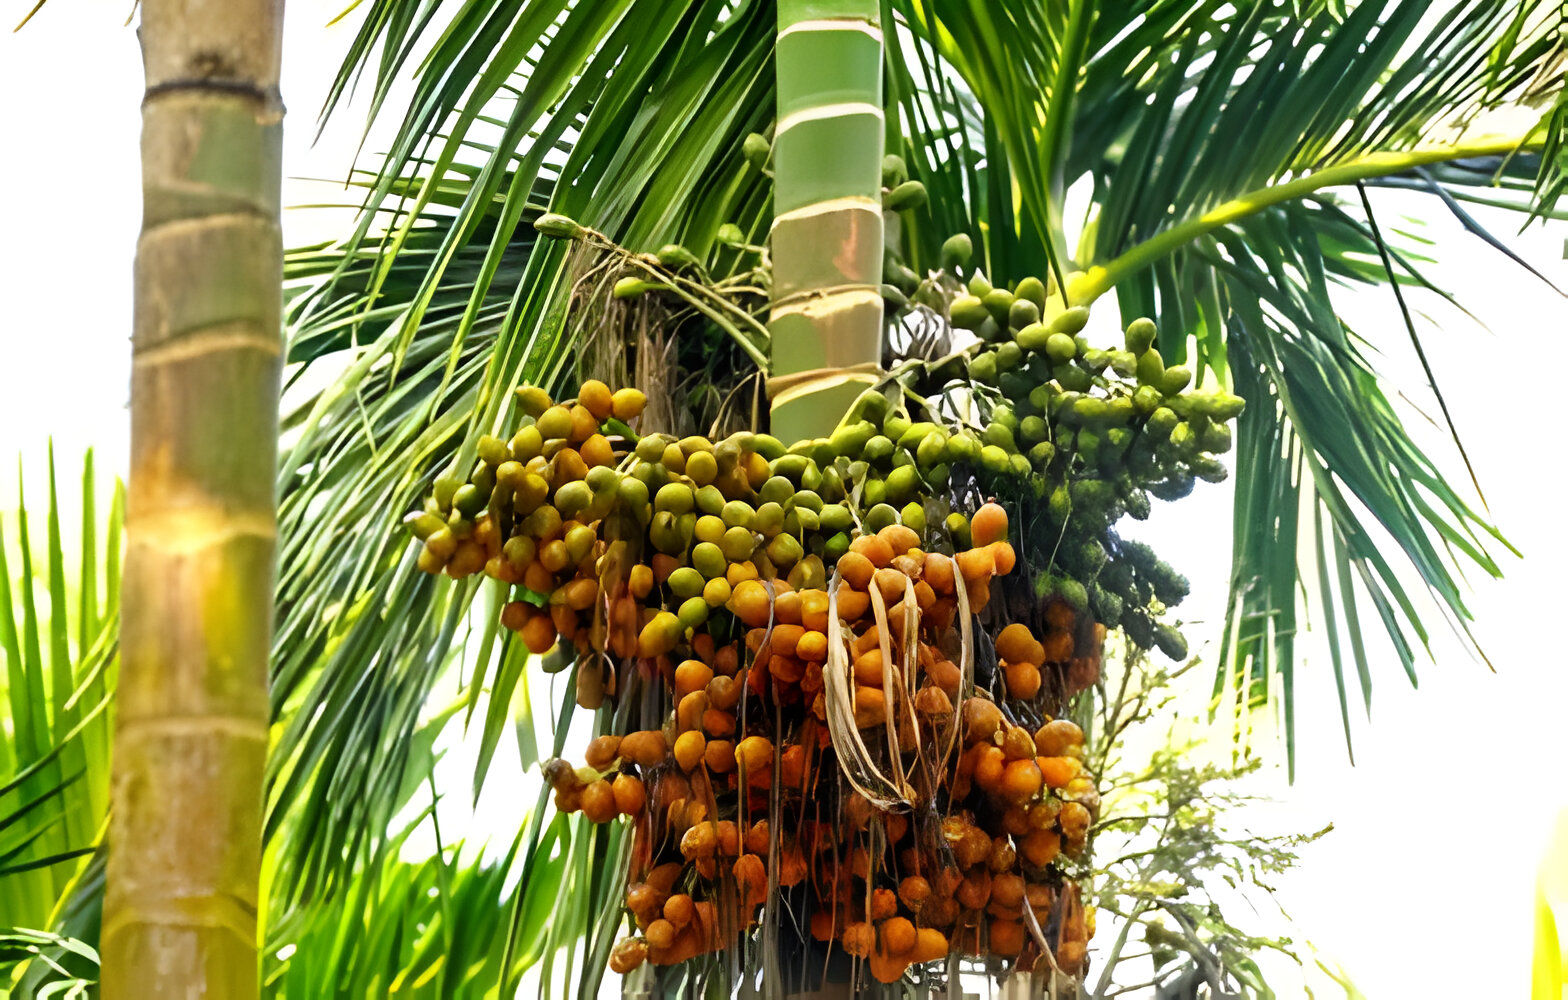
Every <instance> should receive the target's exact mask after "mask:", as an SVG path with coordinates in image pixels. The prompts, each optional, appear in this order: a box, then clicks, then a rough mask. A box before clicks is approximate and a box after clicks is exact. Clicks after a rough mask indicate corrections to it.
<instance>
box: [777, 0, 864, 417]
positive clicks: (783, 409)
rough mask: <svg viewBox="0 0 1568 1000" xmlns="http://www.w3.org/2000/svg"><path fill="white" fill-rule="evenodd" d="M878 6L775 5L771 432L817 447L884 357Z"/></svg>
mask: <svg viewBox="0 0 1568 1000" xmlns="http://www.w3.org/2000/svg"><path fill="white" fill-rule="evenodd" d="M879 19H880V5H879V4H878V3H877V0H780V3H779V28H778V47H777V49H776V60H777V67H778V127H777V131H776V133H775V139H774V145H773V167H774V171H775V181H774V194H773V211H774V220H773V230H772V254H773V309H772V313H771V315H770V317H769V320H768V327H769V329H770V330H771V331H772V334H773V337H772V352H773V357H772V364H773V382H772V385H771V390H772V391H771V395H772V399H773V415H772V416H773V433H774V434H775V435H776V436H778V437H779V438H780V439H782V440H784V441H793V440H797V439H800V438H809V437H821V436H824V435H826V434H827V433H828V432H829V431H831V430H832V429H833V427H834V426H835V425H836V424H837V423H838V421H839V418H840V417H841V416H842V415H843V414H844V412H845V410H847V409H848V407H849V404H850V402H851V401H853V400H854V398H855V397H856V396H857V395H859V394H860V393H861V392H862V391H863V390H864V389H865V388H866V386H867V385H869V384H870V383H871V382H873V381H874V380H875V378H876V375H875V373H876V369H877V364H878V361H879V360H880V357H881V337H882V297H881V294H880V291H879V287H880V284H881V275H882V183H881V181H882V148H883V120H882V114H883V113H882V28H881V24H880V20H879Z"/></svg>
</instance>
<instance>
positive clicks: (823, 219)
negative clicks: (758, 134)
mask: <svg viewBox="0 0 1568 1000" xmlns="http://www.w3.org/2000/svg"><path fill="white" fill-rule="evenodd" d="M778 7H779V27H778V42H777V47H776V49H775V60H776V66H777V74H778V77H777V84H778V126H777V128H776V130H775V132H774V141H773V170H774V183H773V213H774V218H773V230H772V234H771V244H772V247H771V252H772V260H773V307H772V312H771V313H770V315H769V317H768V329H769V331H770V332H771V334H772V337H771V341H772V347H771V351H772V358H771V359H770V360H771V362H772V378H771V379H770V381H769V386H768V389H769V396H770V398H771V400H772V411H771V428H772V431H773V434H774V435H775V436H776V437H778V438H779V439H781V440H783V441H797V440H800V439H802V438H812V437H823V436H825V435H827V434H828V433H830V432H831V431H832V430H833V428H834V427H835V426H836V425H837V424H838V422H839V419H840V418H841V417H842V416H843V415H844V413H845V412H846V411H847V410H848V409H849V405H850V403H851V402H853V401H854V399H855V397H856V396H858V395H859V394H860V393H861V392H862V391H863V390H864V389H865V388H866V387H867V386H868V385H870V384H871V383H872V382H874V381H875V380H876V373H877V369H878V366H879V363H880V361H881V357H882V295H881V291H880V285H881V280H882V148H883V119H882V28H881V6H880V4H879V2H878V0H779V4H778ZM851 990H852V988H851V986H850V984H849V983H847V982H846V983H836V982H826V983H823V984H822V986H821V987H820V988H819V989H818V990H815V991H810V992H802V993H795V994H793V997H794V1000H828V998H833V1000H837V998H842V997H847V996H849V995H850V993H851Z"/></svg>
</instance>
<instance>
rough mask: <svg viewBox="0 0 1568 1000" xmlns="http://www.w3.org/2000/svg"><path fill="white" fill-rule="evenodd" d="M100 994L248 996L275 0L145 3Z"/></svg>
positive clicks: (275, 324) (263, 616)
mask: <svg viewBox="0 0 1568 1000" xmlns="http://www.w3.org/2000/svg"><path fill="white" fill-rule="evenodd" d="M141 10H142V24H141V40H142V50H143V57H144V60H145V64H146V81H147V91H146V96H145V99H144V101H143V105H142V127H143V131H142V183H143V220H142V232H141V237H140V240H139V241H138V244H137V253H136V276H135V278H136V311H135V328H134V336H133V341H132V350H133V354H134V357H133V361H132V369H131V371H132V374H131V476H130V493H129V500H128V506H127V517H126V545H127V554H126V567H125V589H124V604H123V610H122V613H121V614H122V617H121V656H122V665H121V671H120V684H119V691H118V713H119V714H118V719H117V722H116V727H115V744H114V785H113V798H112V809H113V821H112V824H111V827H110V837H109V839H110V845H111V851H110V856H109V872H108V889H107V895H106V898H105V901H104V921H103V930H102V934H101V938H100V941H101V945H102V953H103V996H104V997H105V1000H118V998H130V997H138V998H140V997H159V998H172V1000H185V998H190V1000H195V998H197V997H201V998H204V1000H213V998H222V1000H229V998H249V997H255V996H256V995H257V993H258V985H257V980H258V977H257V964H256V912H257V882H258V878H259V872H260V864H261V810H262V768H263V764H264V758H265V754H266V748H267V653H268V646H269V643H270V633H271V620H272V582H273V538H274V534H275V514H274V508H273V479H274V475H275V465H276V454H277V398H278V379H279V374H280V369H281V361H282V331H281V309H282V301H281V299H282V296H281V280H282V273H281V272H282V246H281V237H280V233H279V225H278V199H279V186H280V176H281V171H280V166H281V158H282V117H283V108H282V104H281V102H280V100H279V98H278V89H277V84H278V64H279V48H280V41H281V34H282V21H283V4H282V0H227V2H225V3H221V4H219V3H200V2H194V0H145V2H144V3H143V4H142V7H141Z"/></svg>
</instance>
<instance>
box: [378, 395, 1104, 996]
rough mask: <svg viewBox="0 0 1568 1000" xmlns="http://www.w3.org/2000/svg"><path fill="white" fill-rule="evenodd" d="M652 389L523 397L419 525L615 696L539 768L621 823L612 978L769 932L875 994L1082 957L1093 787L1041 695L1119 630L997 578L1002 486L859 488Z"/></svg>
mask: <svg viewBox="0 0 1568 1000" xmlns="http://www.w3.org/2000/svg"><path fill="white" fill-rule="evenodd" d="M645 403H646V399H645V398H644V396H643V394H642V393H641V392H638V391H637V390H634V389H621V390H619V391H612V390H611V389H610V388H609V387H608V386H607V385H605V384H604V383H602V382H598V381H588V382H585V383H583V385H582V386H581V388H580V390H579V392H578V395H577V398H576V399H575V400H571V401H566V402H559V403H557V402H555V401H553V400H551V399H550V398H549V397H548V396H547V395H546V394H545V393H544V392H543V391H541V390H539V389H537V388H533V387H525V388H524V389H522V390H519V392H518V406H519V410H520V411H521V412H520V414H519V416H518V420H519V422H520V427H519V429H518V430H517V431H516V432H515V433H513V434H512V436H511V437H510V438H509V439H507V440H502V439H501V438H499V437H488V436H487V437H485V438H482V439H481V440H480V441H479V442H478V446H477V455H475V456H474V458H475V464H474V466H473V468H472V471H471V472H469V473H468V474H467V476H466V477H445V478H442V479H440V480H437V481H436V482H435V483H434V485H433V489H432V493H431V496H430V499H429V501H428V502H427V503H426V505H425V507H424V509H422V510H420V511H417V512H415V513H414V514H411V515H410V516H409V518H408V525H409V528H410V530H411V532H412V533H413V534H414V536H415V537H417V538H418V539H419V541H420V542H421V547H420V549H419V552H418V556H417V558H418V565H419V567H420V568H421V569H422V570H424V571H426V572H428V573H444V574H445V575H447V576H450V577H454V578H463V577H468V576H473V575H475V574H479V573H484V574H486V575H488V576H489V577H491V578H492V579H494V580H495V581H497V582H498V584H499V585H501V586H504V587H506V588H508V590H509V595H508V597H509V599H508V600H507V601H506V602H505V603H504V605H503V607H502V611H501V625H502V626H504V627H505V629H507V630H509V632H510V633H511V634H512V638H511V640H510V641H512V642H520V643H521V644H523V646H525V647H526V648H527V650H528V651H529V652H530V653H533V654H537V655H541V656H544V657H545V658H546V664H547V666H549V667H551V668H553V669H560V668H562V667H564V666H565V665H567V664H572V665H573V669H574V670H575V684H576V699H577V703H578V705H580V706H581V707H583V708H585V709H590V710H598V709H605V712H604V713H602V714H601V716H600V729H599V731H600V732H601V733H602V735H599V736H597V737H595V738H594V739H593V740H592V741H591V742H590V743H589V744H588V746H587V747H585V748H583V751H582V755H581V761H580V763H579V762H569V761H566V760H560V759H557V760H551V761H549V762H547V763H546V764H545V765H544V773H545V778H546V780H547V781H548V782H549V784H550V786H551V787H552V789H553V791H554V803H555V806H556V808H557V809H559V810H561V811H562V812H567V813H576V812H580V813H581V814H582V815H583V817H584V818H585V819H586V820H588V821H591V822H594V823H629V824H630V825H631V831H632V848H631V852H630V861H629V870H628V871H627V873H626V887H625V894H624V905H625V911H626V918H627V920H628V922H629V924H630V927H631V928H632V929H631V932H630V933H629V934H628V935H627V936H626V937H625V938H624V939H623V940H621V941H620V942H619V943H618V944H617V945H616V946H615V947H614V948H613V949H612V951H611V953H610V959H609V962H610V966H611V968H612V969H613V970H614V971H616V972H621V973H625V972H628V971H630V970H632V969H634V968H637V967H638V966H640V965H642V964H643V963H645V962H647V963H652V964H653V965H656V966H668V965H674V964H678V963H681V962H685V961H687V960H690V959H693V958H695V957H697V956H699V955H703V954H706V953H710V952H713V951H717V950H722V949H729V948H735V947H737V946H738V944H739V940H740V938H741V936H743V935H745V934H747V933H749V932H750V929H751V928H753V927H755V926H757V925H758V923H759V922H760V921H764V920H769V919H774V920H790V921H798V927H797V930H798V932H799V934H800V936H801V937H803V938H804V937H807V936H809V937H810V938H814V939H815V940H817V941H820V942H823V944H824V946H827V947H831V948H841V949H843V950H844V951H845V952H847V953H848V954H849V955H851V956H853V957H854V958H855V959H857V960H858V961H859V962H860V967H861V968H862V969H863V970H864V973H865V974H866V975H868V976H870V977H872V978H875V979H876V980H879V981H881V982H885V983H891V982H895V981H897V980H898V979H900V978H901V977H902V976H903V975H904V974H905V972H906V970H908V969H909V967H910V966H911V965H916V964H921V963H927V962H937V961H942V960H945V959H946V958H947V956H948V955H950V954H952V953H954V952H958V953H962V954H967V955H977V956H992V957H997V958H1000V959H1003V960H1005V961H1007V962H1010V963H1016V966H1017V967H1018V968H1023V969H1028V968H1033V967H1034V966H1035V964H1036V963H1037V962H1044V959H1045V956H1047V955H1049V956H1050V959H1049V961H1048V962H1044V964H1043V965H1042V967H1050V966H1054V967H1056V968H1059V969H1063V970H1065V971H1068V972H1071V971H1072V970H1074V969H1076V968H1079V967H1080V966H1081V963H1082V962H1083V959H1084V949H1085V947H1086V943H1087V941H1088V938H1089V935H1090V934H1091V933H1092V929H1093V914H1092V911H1089V910H1088V909H1086V908H1085V907H1084V906H1083V905H1082V903H1081V900H1080V890H1079V888H1078V887H1077V886H1076V885H1075V884H1074V883H1073V882H1072V881H1071V880H1070V879H1069V878H1067V877H1066V876H1065V875H1064V871H1063V864H1064V859H1070V858H1072V857H1075V856H1079V855H1080V854H1081V853H1082V852H1083V851H1084V850H1085V849H1086V847H1087V845H1088V842H1089V839H1090V837H1091V836H1092V830H1093V824H1094V820H1095V816H1096V814H1097V810H1098V805H1099V802H1098V795H1097V792H1096V785H1095V780H1094V776H1093V775H1092V774H1091V773H1089V771H1088V770H1087V769H1086V764H1085V737H1084V733H1083V732H1082V730H1081V729H1080V728H1079V727H1078V725H1076V724H1075V723H1074V722H1072V721H1070V720H1069V719H1066V718H1057V717H1055V714H1059V713H1061V712H1062V711H1063V710H1064V707H1065V706H1066V704H1067V699H1068V698H1069V697H1070V696H1071V694H1072V693H1073V692H1074V691H1075V690H1079V689H1082V688H1083V687H1086V686H1088V685H1089V684H1092V683H1093V681H1094V679H1095V678H1097V676H1098V670H1099V657H1100V646H1101V644H1102V643H1103V640H1104V635H1105V630H1104V628H1103V627H1102V626H1100V625H1099V624H1097V623H1095V622H1093V621H1090V620H1089V619H1088V618H1087V617H1085V616H1084V615H1083V614H1082V613H1081V612H1079V611H1075V610H1074V608H1073V607H1072V606H1071V605H1070V604H1069V603H1068V602H1066V601H1064V600H1061V599H1060V598H1058V597H1049V596H1048V597H1045V598H1040V597H1037V596H1034V592H1033V589H1032V587H1031V585H1030V584H1029V582H1028V580H1027V579H1026V578H1024V579H1017V580H1014V579H1013V577H1012V575H1013V574H1014V570H1015V566H1016V565H1017V562H1018V559H1019V555H1018V551H1017V550H1016V549H1015V547H1014V540H1013V536H1012V532H1011V527H1010V517H1009V514H1008V511H1007V510H1006V509H1005V508H1004V507H1003V506H1002V505H1001V504H1000V503H997V502H994V501H987V502H979V503H976V504H975V506H974V508H973V509H972V510H967V511H966V510H952V509H949V501H948V500H946V499H944V497H945V496H946V494H945V493H944V492H943V491H941V490H938V489H935V488H932V487H929V486H921V485H919V484H918V483H917V485H916V487H915V488H913V492H906V491H905V487H904V485H903V479H907V478H909V477H900V478H898V479H895V478H894V476H892V475H890V476H889V477H888V480H887V482H886V483H884V484H881V486H882V488H881V489H873V490H870V491H869V492H870V493H871V494H872V498H873V499H875V498H878V497H880V498H881V499H877V502H875V503H868V502H867V499H868V498H867V495H866V494H867V492H868V491H867V489H866V483H865V481H864V479H863V477H864V476H865V474H866V473H865V470H864V469H859V468H857V467H856V463H855V461H853V459H852V457H851V456H850V455H840V454H835V453H833V451H832V450H831V449H830V448H828V447H827V446H826V445H825V444H823V443H822V442H814V443H813V442H808V443H805V445H804V446H791V447H786V446H785V445H784V444H783V443H781V442H779V441H777V440H776V439H773V438H771V437H769V436H768V435H765V434H757V433H751V432H745V433H741V434H736V435H731V436H730V437H726V438H724V439H721V440H718V441H710V440H708V439H706V438H702V437H696V436H692V437H685V438H674V437H671V436H667V435H660V434H657V433H652V432H649V431H647V430H645V429H644V430H642V431H641V432H640V433H639V429H638V427H637V425H638V424H639V423H640V417H641V414H642V410H643V408H644V405H645ZM859 464H860V465H862V466H863V465H864V464H865V463H863V462H862V463H859ZM898 468H914V466H912V465H907V464H906V465H903V466H899V467H898ZM894 471H895V472H896V471H897V469H895V470H894ZM857 477H862V478H857ZM906 498H907V499H906ZM899 500H903V501H904V503H903V505H902V506H901V507H900V506H895V503H894V502H896V501H899ZM1022 576H1023V575H1022V574H1020V577H1022ZM1020 611H1022V613H1020ZM624 699H629V702H627V703H626V704H622V702H623V700H624ZM617 706H619V708H620V709H622V710H621V711H617V712H615V713H614V715H613V717H614V718H615V719H618V720H629V721H627V722H623V723H620V724H618V726H616V727H613V728H616V731H609V730H610V729H611V728H612V726H611V725H610V720H611V718H612V713H611V712H610V711H609V709H611V708H612V707H617ZM1053 713H1054V714H1053ZM770 902H772V905H771V906H770Z"/></svg>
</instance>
